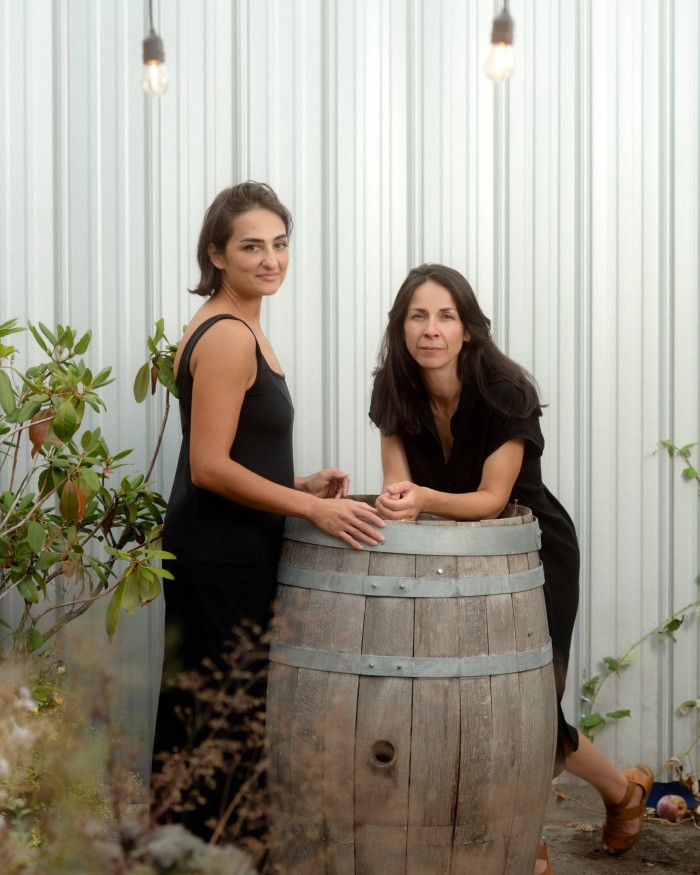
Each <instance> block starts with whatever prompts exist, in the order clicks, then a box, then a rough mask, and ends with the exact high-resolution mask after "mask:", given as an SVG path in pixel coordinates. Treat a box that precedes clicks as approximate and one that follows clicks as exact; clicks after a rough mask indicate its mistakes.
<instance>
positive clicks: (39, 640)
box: [29, 629, 44, 653]
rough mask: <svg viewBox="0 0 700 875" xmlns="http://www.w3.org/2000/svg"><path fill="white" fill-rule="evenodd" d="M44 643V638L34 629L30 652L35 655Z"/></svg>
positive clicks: (30, 641) (30, 640)
mask: <svg viewBox="0 0 700 875" xmlns="http://www.w3.org/2000/svg"><path fill="white" fill-rule="evenodd" d="M43 643H44V636H43V635H42V634H41V632H40V631H39V630H38V629H32V634H31V635H30V636H29V652H30V653H34V651H35V650H38V649H39V648H40V647H41V645H42V644H43Z"/></svg>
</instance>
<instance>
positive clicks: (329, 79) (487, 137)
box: [0, 0, 700, 764]
mask: <svg viewBox="0 0 700 875" xmlns="http://www.w3.org/2000/svg"><path fill="white" fill-rule="evenodd" d="M500 5H501V4H500V0H499V2H494V3H479V4H477V3H465V2H462V0H357V2H350V0H308V2H304V3H301V2H297V3H289V2H283V0H237V2H235V3H231V2H228V0H204V2H202V3H198V4H193V3H189V2H187V0H160V2H155V3H154V13H155V17H156V27H157V29H158V31H159V32H160V33H161V35H162V36H163V39H164V43H165V51H166V62H167V65H168V68H169V70H170V73H171V79H172V84H171V87H170V90H169V92H168V93H167V94H166V95H165V97H164V98H163V99H162V100H161V101H160V102H157V103H154V102H151V101H148V100H145V99H144V98H143V96H142V94H141V92H140V90H139V85H138V78H139V74H140V65H141V59H140V52H141V40H142V39H143V36H144V34H145V33H146V30H147V20H146V11H145V5H144V4H143V3H142V2H136V0H127V2H124V3H122V4H116V3H114V2H113V0H100V2H89V0H74V2H71V3H51V2H49V0H32V2H27V3H21V4H18V3H16V2H11V0H0V48H1V57H2V61H1V62H0V63H1V64H2V67H1V69H0V76H1V81H0V115H1V117H2V122H3V124H2V128H1V129H0V170H1V172H0V204H1V206H0V210H1V211H2V216H1V219H0V320H4V319H8V318H10V317H12V316H19V317H20V319H21V320H22V321H26V319H32V320H33V321H37V320H41V321H43V322H46V323H48V324H50V323H55V322H56V321H63V322H70V323H72V324H74V325H75V326H76V327H77V328H86V327H91V328H92V330H93V334H94V340H93V345H92V347H91V351H90V355H91V362H92V361H93V360H94V361H95V363H96V364H100V365H103V364H112V365H113V366H114V368H115V374H116V375H117V376H118V381H117V382H116V383H115V384H114V385H113V386H110V387H109V389H108V390H107V392H106V393H105V394H106V396H107V401H108V405H109V411H108V414H107V415H106V417H105V418H104V429H105V431H106V433H107V434H108V439H109V442H110V445H112V446H113V448H115V449H116V448H118V449H122V448H124V447H126V446H134V447H135V453H134V455H133V461H134V463H135V464H136V465H137V466H139V467H142V466H144V465H145V463H146V460H147V458H148V456H149V454H150V451H151V449H152V447H153V443H154V440H155V435H156V430H157V427H158V425H159V421H160V412H161V410H160V406H159V405H160V401H158V402H152V401H151V402H149V404H148V406H143V407H140V408H136V407H135V406H134V403H133V400H132V397H131V384H132V381H133V377H134V374H135V372H136V368H137V367H138V365H139V364H140V363H141V362H142V361H143V360H144V359H145V355H146V348H145V343H144V340H145V336H146V333H147V332H150V331H152V328H153V323H154V321H155V320H156V319H157V318H159V317H160V316H163V317H164V318H165V322H166V330H167V333H168V335H169V336H170V338H171V339H175V338H176V337H177V336H178V335H179V333H180V329H181V327H182V325H183V323H185V322H186V321H187V320H188V319H189V318H190V315H191V313H192V312H194V309H195V308H196V306H197V305H198V304H199V303H200V301H199V299H195V298H193V296H191V295H188V293H187V291H186V289H187V287H188V286H190V287H191V286H192V285H193V284H195V283H196V281H197V274H198V271H197V266H196V261H195V248H196V242H197V234H198V231H199V228H200V224H201V220H202V216H203V213H204V210H205V208H206V206H207V205H208V204H209V203H210V201H211V199H212V198H213V196H214V195H215V194H216V193H217V192H218V191H219V190H220V189H221V188H223V187H224V186H226V185H229V184H231V183H232V182H236V181H239V180H241V179H246V178H254V179H260V180H265V181H268V182H270V183H271V184H272V185H273V186H274V187H275V188H276V190H277V191H278V193H279V195H280V197H281V198H282V200H283V201H284V202H285V203H286V204H287V205H288V206H289V207H290V209H291V210H292V212H293V214H294V219H295V231H294V235H293V242H292V259H291V264H290V269H289V273H288V277H287V280H286V282H285V284H284V286H283V287H282V289H281V291H280V293H279V294H278V295H277V296H276V298H275V299H274V300H273V301H271V302H268V303H267V304H266V305H265V314H264V319H263V322H264V325H265V327H266V330H267V331H268V332H269V335H270V337H271V339H272V341H273V343H274V344H275V347H276V350H277V352H278V354H279V356H280V359H281V361H282V362H283V365H284V367H285V370H286V371H287V374H288V380H289V384H290V388H291V390H292V393H293V396H294V400H295V406H296V427H295V450H296V455H297V468H298V470H299V472H300V473H305V472H310V471H312V470H315V469H317V468H319V467H321V466H322V465H328V464H339V465H340V466H342V467H344V468H346V469H347V470H349V471H350V473H351V476H352V483H353V490H354V491H356V492H365V491H366V492H374V491H377V490H378V488H379V485H380V477H381V475H380V464H379V453H378V444H379V440H378V435H377V433H376V430H374V429H372V428H370V426H369V424H368V421H367V415H366V414H367V406H368V400H369V389H370V374H371V371H372V368H373V367H374V364H375V361H376V354H377V351H378V345H379V340H380V337H381V334H382V331H383V329H384V326H385V322H386V314H387V311H388V309H389V306H390V304H391V301H392V299H393V297H394V294H395V292H396V290H397V289H398V287H399V285H400V283H401V281H402V279H403V278H404V276H405V274H406V272H407V270H408V269H409V268H410V267H412V266H414V265H415V264H417V263H420V262H421V261H424V260H431V261H442V262H444V263H447V264H450V265H452V266H454V267H456V268H457V269H459V270H461V271H462V272H464V273H465V274H466V276H467V277H468V278H469V279H470V281H471V282H472V285H473V286H474V289H475V291H476V293H477V295H478V297H479V299H480V301H481V303H482V305H483V308H484V310H485V312H486V313H487V315H489V316H491V317H492V319H493V323H494V336H495V337H496V339H497V341H498V342H499V343H500V344H501V346H502V347H503V348H504V349H505V350H506V351H508V352H509V354H511V355H512V356H513V357H514V358H516V359H517V360H518V361H520V362H521V363H522V364H523V365H525V366H526V367H527V368H528V369H530V370H531V371H532V372H533V373H534V375H535V376H536V378H537V379H538V381H539V384H540V386H541V388H542V395H543V400H544V401H545V402H546V403H547V404H548V406H547V408H546V409H545V413H544V417H543V421H542V424H543V430H544V432H545V437H546V440H547V451H546V453H545V457H544V462H543V466H544V472H545V477H546V481H547V483H548V485H549V486H550V487H551V488H552V490H553V491H554V492H555V494H557V495H558V496H559V497H560V499H561V500H562V502H563V503H564V505H565V506H566V507H567V508H568V509H569V510H570V512H571V514H572V516H573V517H574V519H575V521H576V524H577V528H578V531H579V534H580V538H581V547H582V559H583V565H582V581H581V583H582V598H581V609H580V615H579V629H578V633H577V640H576V645H575V648H574V651H573V652H572V662H571V675H570V685H569V690H568V693H567V711H568V712H569V713H570V714H571V717H572V719H575V715H576V709H577V707H578V701H577V699H578V687H579V683H580V680H581V678H582V677H583V676H584V675H589V674H590V673H594V674H595V673H599V672H600V668H601V667H600V662H599V661H600V658H601V657H602V656H605V655H611V656H614V655H618V654H619V653H620V652H621V651H622V650H623V649H624V648H625V647H627V646H628V645H629V644H631V643H632V642H633V641H634V640H635V639H637V638H639V637H640V636H641V635H642V634H643V633H644V632H645V631H647V630H649V629H650V628H651V627H652V626H653V625H654V624H655V623H656V622H658V620H660V619H661V618H663V617H664V616H666V615H668V614H669V613H670V612H671V611H672V610H674V609H676V608H678V607H680V606H682V605H684V604H686V603H687V602H689V601H691V600H692V599H693V598H694V597H697V592H698V590H697V585H696V584H695V583H694V578H695V575H696V574H697V572H698V567H699V565H700V558H699V556H698V540H699V536H700V531H699V519H698V502H697V497H696V495H695V491H694V489H693V484H685V483H683V482H682V481H681V478H680V465H679V464H678V463H677V462H676V463H672V462H671V460H669V459H668V458H667V457H666V456H664V455H663V454H654V450H655V448H656V444H657V441H658V440H659V439H660V438H664V437H669V438H672V439H674V440H676V441H677V442H690V441H693V440H697V439H699V438H700V433H699V431H698V430H699V428H700V425H699V419H700V415H699V409H700V398H699V391H700V390H699V388H698V371H699V370H700V362H699V361H698V351H697V350H698V335H699V334H700V326H699V317H698V296H697V288H698V279H699V276H698V275H699V273H700V271H699V263H698V259H699V257H700V256H699V255H698V246H697V240H698V233H699V231H700V228H699V227H698V225H699V217H698V211H699V207H698V201H699V194H698V192H699V189H700V181H699V180H698V167H697V154H698V140H699V131H698V124H699V120H698V113H699V111H698V101H699V95H698V80H699V77H698V72H699V71H698V55H697V43H698V39H699V38H700V11H699V10H698V8H697V4H696V3H695V2H693V0H677V2H671V0H642V2H635V0H614V2H606V0H575V2H572V3H567V4H560V3H556V2H555V0H537V2H535V0H515V2H514V3H512V4H511V9H512V13H513V16H514V18H515V22H516V31H515V34H516V44H515V47H516V64H517V66H516V71H515V74H514V77H513V79H512V81H511V83H510V84H509V85H508V86H505V87H502V88H494V87H493V85H492V84H491V83H490V82H489V81H488V80H487V79H486V78H485V77H484V75H483V73H482V69H481V66H482V63H483V60H484V58H485V55H486V50H487V40H488V34H489V29H490V23H491V17H492V15H493V14H494V12H495V11H497V10H498V8H500ZM621 34H624V38H623V37H622V36H621ZM23 340H24V338H23ZM25 346H26V347H27V348H31V343H30V342H29V339H28V338H27V342H26V343H25ZM178 445H179V435H178V428H177V416H176V414H175V415H174V416H173V417H172V422H171V425H170V427H169V428H168V430H167V432H166V436H165V441H164V448H163V454H162V457H161V460H160V462H159V464H158V466H157V468H156V471H155V477H156V479H157V481H158V484H159V485H160V487H161V489H162V490H163V491H164V492H166V493H167V491H168V489H169V486H170V479H171V477H172V473H173V469H174V464H175V458H176V454H177V450H178ZM1 476H4V474H3V475H1ZM3 610H5V607H4V606H3ZM160 610H161V608H160V606H159V605H158V606H155V607H153V608H152V609H149V610H148V611H145V612H143V613H142V614H141V615H139V616H138V617H136V618H125V619H126V622H125V623H124V626H123V630H122V633H121V635H122V638H121V642H120V644H119V645H118V649H119V650H120V651H121V652H122V653H123V654H126V653H133V654H134V655H135V656H134V661H132V662H128V661H126V656H122V657H120V658H122V659H123V660H125V662H124V667H123V675H124V677H125V678H126V679H127V680H128V682H129V683H128V684H127V687H128V689H129V690H130V692H129V693H128V694H126V693H125V700H124V701H125V703H126V705H125V707H127V710H128V711H129V712H130V714H132V715H134V716H133V723H134V727H135V731H137V732H141V733H142V734H143V737H144V738H148V735H149V733H150V729H151V720H152V711H151V709H152V703H153V695H154V691H155V686H156V683H157V677H156V675H157V665H158V659H159V656H158V649H159V646H160V642H159V623H160ZM91 630H92V634H94V635H100V634H101V631H100V629H99V619H96V620H95V622H94V623H93V624H92V626H91ZM695 631H696V630H695V629H693V628H690V629H685V628H683V629H681V630H680V632H679V634H678V645H677V646H676V648H675V649H673V648H672V647H670V646H668V645H663V646H661V647H660V646H657V644H656V643H655V642H652V641H650V642H648V643H647V644H645V645H644V647H643V648H642V650H641V665H640V666H635V667H631V668H629V669H626V670H625V673H624V674H623V675H622V677H621V679H620V682H619V683H617V682H616V681H614V680H613V681H611V682H609V683H608V684H606V688H605V690H606V691H605V693H604V694H602V695H601V700H600V702H599V704H600V706H601V710H603V711H606V710H612V709H613V708H616V707H629V708H631V710H632V712H633V718H632V719H631V720H627V721H621V722H620V723H619V724H618V726H617V728H616V730H606V731H605V733H604V734H603V735H602V736H601V739H600V744H601V746H602V747H603V749H605V750H606V751H608V752H610V754H611V755H612V756H613V758H614V759H615V760H616V761H618V762H620V764H626V763H628V762H629V761H631V760H632V759H638V758H642V757H643V758H646V759H648V760H650V761H652V762H654V763H657V764H658V763H660V762H661V761H663V760H664V759H665V758H666V756H668V755H670V754H672V753H677V752H679V751H680V750H682V749H684V747H686V746H687V745H688V744H689V743H690V740H691V739H692V738H693V737H694V735H695V734H696V733H697V727H698V722H697V716H693V715H691V716H688V717H685V718H679V717H678V716H674V713H673V708H674V706H676V705H677V704H678V703H679V702H680V701H682V700H684V699H686V698H692V697H694V696H695V695H697V688H698V679H699V678H700V666H699V665H698V663H699V660H700V654H699V652H698V644H697V641H696V640H695V641H694V640H693V639H694V637H695V638H697V636H696V635H695ZM144 666H146V672H145V674H146V676H147V678H148V679H149V684H150V686H149V687H148V689H146V690H143V689H141V690H140V691H138V690H137V689H136V688H137V684H136V680H137V679H138V678H140V677H143V676H144V671H143V667H144ZM616 684H617V685H616Z"/></svg>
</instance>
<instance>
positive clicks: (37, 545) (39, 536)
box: [27, 520, 46, 553]
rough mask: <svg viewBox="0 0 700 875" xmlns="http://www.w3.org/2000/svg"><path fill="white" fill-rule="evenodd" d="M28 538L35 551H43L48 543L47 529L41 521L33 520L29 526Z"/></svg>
mask: <svg viewBox="0 0 700 875" xmlns="http://www.w3.org/2000/svg"><path fill="white" fill-rule="evenodd" d="M27 540H28V541H29V546H30V547H31V548H32V551H33V552H34V553H41V551H42V550H43V549H44V545H45V544H46V529H45V528H44V526H42V525H41V523H38V522H37V521H36V520H32V521H31V522H30V523H29V525H28V526H27Z"/></svg>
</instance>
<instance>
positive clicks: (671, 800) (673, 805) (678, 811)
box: [656, 795, 688, 823]
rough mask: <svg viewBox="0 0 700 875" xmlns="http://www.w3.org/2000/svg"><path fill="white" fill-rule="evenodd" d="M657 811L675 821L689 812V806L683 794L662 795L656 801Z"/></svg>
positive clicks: (660, 815) (661, 815) (665, 817)
mask: <svg viewBox="0 0 700 875" xmlns="http://www.w3.org/2000/svg"><path fill="white" fill-rule="evenodd" d="M656 813H657V814H658V815H659V817H663V818H664V820H670V821H672V822H673V823H675V822H676V821H677V820H680V819H681V817H683V816H684V815H685V814H687V813H688V806H687V804H686V801H685V799H684V798H683V797H682V796H673V795H671V796H662V797H661V799H659V801H658V802H657V803H656Z"/></svg>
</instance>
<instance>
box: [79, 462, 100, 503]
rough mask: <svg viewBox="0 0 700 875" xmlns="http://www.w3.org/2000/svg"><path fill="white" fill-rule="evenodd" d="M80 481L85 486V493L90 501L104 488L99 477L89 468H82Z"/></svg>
mask: <svg viewBox="0 0 700 875" xmlns="http://www.w3.org/2000/svg"><path fill="white" fill-rule="evenodd" d="M80 481H81V483H82V484H83V487H84V488H83V491H84V492H85V494H86V497H87V498H88V499H90V498H92V497H93V495H97V493H98V492H99V491H100V489H101V488H102V481H101V480H100V478H99V476H98V475H97V474H96V473H95V472H94V471H91V470H90V469H89V468H82V469H81V471H80Z"/></svg>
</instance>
